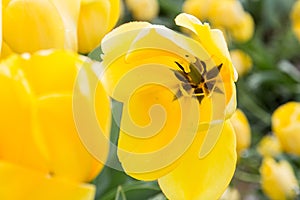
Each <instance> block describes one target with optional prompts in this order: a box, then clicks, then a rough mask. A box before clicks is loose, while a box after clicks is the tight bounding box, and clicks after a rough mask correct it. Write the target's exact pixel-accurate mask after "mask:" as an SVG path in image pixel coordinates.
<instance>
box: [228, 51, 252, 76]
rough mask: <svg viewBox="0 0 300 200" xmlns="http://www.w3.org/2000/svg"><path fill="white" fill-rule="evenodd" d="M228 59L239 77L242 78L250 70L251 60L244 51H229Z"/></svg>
mask: <svg viewBox="0 0 300 200" xmlns="http://www.w3.org/2000/svg"><path fill="white" fill-rule="evenodd" d="M230 57H231V60H232V63H233V65H234V67H235V68H236V71H237V73H238V74H239V76H244V75H245V74H247V73H248V72H249V71H250V70H251V68H252V59H251V57H250V56H249V55H248V54H247V53H245V52H244V51H242V50H239V49H235V50H231V51H230Z"/></svg>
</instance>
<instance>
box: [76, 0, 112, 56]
mask: <svg viewBox="0 0 300 200" xmlns="http://www.w3.org/2000/svg"><path fill="white" fill-rule="evenodd" d="M109 15H110V4H109V1H99V0H98V1H97V0H95V1H89V2H85V1H82V2H81V6H80V15H79V20H78V45H79V46H78V47H79V52H81V53H88V52H90V51H91V50H93V49H94V48H96V47H97V46H98V45H99V44H100V42H101V39H102V38H103V36H104V35H105V34H106V33H107V32H108V31H109V28H108V27H109Z"/></svg>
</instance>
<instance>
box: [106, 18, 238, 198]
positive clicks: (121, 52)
mask: <svg viewBox="0 0 300 200" xmlns="http://www.w3.org/2000/svg"><path fill="white" fill-rule="evenodd" d="M175 22H176V24H177V25H179V26H183V27H185V28H187V29H189V30H190V31H193V32H194V33H195V35H196V37H195V38H194V39H192V38H189V37H187V36H184V35H182V34H179V33H176V32H175V31H172V30H170V29H168V28H166V27H164V26H160V25H152V24H150V23H147V22H131V23H127V24H124V25H122V26H120V27H118V28H117V29H115V30H113V31H112V32H110V33H109V34H108V35H106V36H105V37H104V38H103V40H102V44H101V47H102V51H103V55H102V59H103V61H102V66H103V69H104V73H103V77H102V78H101V80H102V82H103V85H104V87H105V88H106V91H107V92H108V93H109V95H110V96H112V97H113V98H114V99H115V100H117V101H119V102H122V103H123V111H122V120H121V126H120V135H119V140H118V158H119V160H120V162H121V164H122V167H123V169H124V170H125V172H126V173H127V174H129V175H130V176H132V177H134V178H137V179H140V180H155V179H158V182H159V185H160V187H161V189H162V191H163V192H164V194H165V195H166V196H167V197H168V198H169V199H217V198H219V197H220V196H221V195H222V193H223V192H224V190H225V188H226V187H227V185H228V184H229V182H230V180H231V178H232V175H233V173H234V170H235V165H236V141H235V134H234V130H233V127H232V126H231V123H230V121H229V120H227V119H229V118H230V117H231V115H232V114H233V112H234V111H235V108H236V93H235V84H234V81H235V80H236V79H237V76H236V75H237V74H236V73H235V69H234V67H233V66H232V63H231V60H230V56H229V52H228V49H227V45H226V42H225V40H224V37H223V35H222V33H221V32H220V31H219V30H211V29H210V27H209V25H208V24H202V23H201V22H200V21H199V20H198V19H197V18H195V17H194V16H191V15H188V14H185V13H183V14H180V15H178V16H177V17H176V19H175ZM153 41H155V42H153ZM186 119H188V120H186ZM225 166H226V167H225Z"/></svg>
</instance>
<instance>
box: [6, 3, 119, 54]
mask: <svg viewBox="0 0 300 200" xmlns="http://www.w3.org/2000/svg"><path fill="white" fill-rule="evenodd" d="M2 6H3V40H4V41H5V43H6V44H7V45H8V46H9V47H10V48H11V49H12V51H13V52H16V53H24V52H29V53H33V52H35V51H37V50H43V49H52V48H55V49H67V50H72V51H75V52H76V51H79V52H81V53H88V52H90V51H91V50H93V49H94V48H96V47H97V45H99V43H100V41H101V39H102V37H103V36H104V34H105V33H107V32H108V31H110V30H111V29H112V28H113V26H114V25H115V24H116V23H117V20H118V17H119V14H120V8H119V0H105V1H102V0H65V1H61V0H13V1H12V0H11V1H6V2H4V3H3V4H2ZM16 24H18V26H16Z"/></svg>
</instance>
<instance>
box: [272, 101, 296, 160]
mask: <svg viewBox="0 0 300 200" xmlns="http://www.w3.org/2000/svg"><path fill="white" fill-rule="evenodd" d="M272 129H273V132H274V134H275V135H276V136H277V138H278V139H279V141H280V143H281V145H282V148H283V150H284V151H286V152H288V153H292V154H296V155H300V134H299V131H300V103H299V102H288V103H286V104H284V105H281V106H280V107H278V108H277V109H276V110H275V111H274V113H273V115H272Z"/></svg>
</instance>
